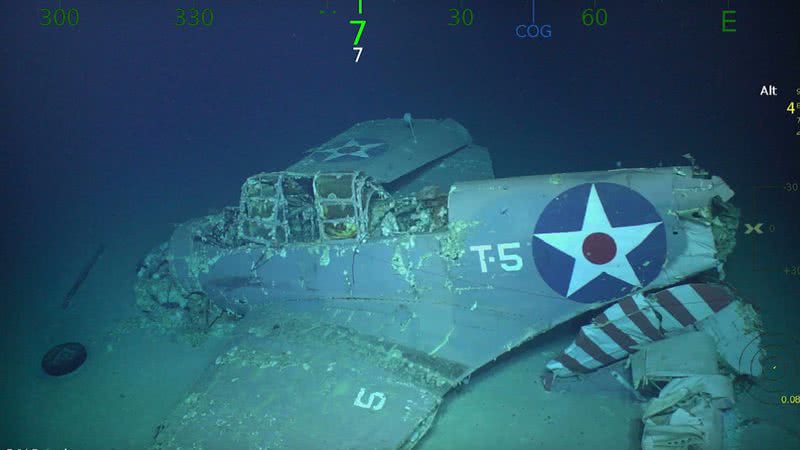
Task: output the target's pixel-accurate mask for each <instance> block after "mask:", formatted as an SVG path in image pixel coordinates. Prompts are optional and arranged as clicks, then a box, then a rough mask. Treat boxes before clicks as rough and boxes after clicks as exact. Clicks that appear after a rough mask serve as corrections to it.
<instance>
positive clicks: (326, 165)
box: [287, 119, 472, 183]
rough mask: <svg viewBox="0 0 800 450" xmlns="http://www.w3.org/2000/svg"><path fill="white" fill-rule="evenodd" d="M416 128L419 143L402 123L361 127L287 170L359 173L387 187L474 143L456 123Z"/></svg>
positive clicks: (420, 123)
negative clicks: (349, 171)
mask: <svg viewBox="0 0 800 450" xmlns="http://www.w3.org/2000/svg"><path fill="white" fill-rule="evenodd" d="M413 126H414V132H415V133H416V142H415V141H414V139H413V136H412V134H411V129H410V128H409V126H408V124H407V123H406V122H404V121H403V120H402V119H383V120H371V121H368V122H361V123H358V124H356V125H354V126H353V127H351V128H349V129H348V130H346V131H344V132H343V133H341V134H339V135H337V136H336V137H334V138H332V139H330V140H329V141H327V142H326V143H324V144H322V145H320V146H319V147H316V148H313V149H311V150H309V154H308V155H307V156H306V157H304V158H303V159H302V160H300V161H298V162H297V163H295V164H293V165H291V166H289V168H288V169H287V170H288V171H291V172H302V173H315V172H318V171H323V172H335V171H346V170H359V171H362V172H366V173H368V174H369V175H370V176H371V177H373V178H375V179H376V180H377V181H379V182H381V183H387V182H390V181H393V180H395V179H397V178H399V177H401V176H402V175H405V174H407V173H409V172H411V171H413V170H414V169H417V168H419V167H421V166H423V165H424V164H426V163H428V162H430V161H433V160H434V159H437V158H439V157H442V156H444V155H447V154H448V153H451V152H453V151H455V150H457V149H459V148H462V147H464V146H466V145H468V144H470V143H471V142H472V137H470V135H469V132H468V131H467V130H466V128H464V127H463V126H461V124H459V123H458V122H456V121H454V120H452V119H443V120H438V119H437V120H435V119H419V120H414V121H413Z"/></svg>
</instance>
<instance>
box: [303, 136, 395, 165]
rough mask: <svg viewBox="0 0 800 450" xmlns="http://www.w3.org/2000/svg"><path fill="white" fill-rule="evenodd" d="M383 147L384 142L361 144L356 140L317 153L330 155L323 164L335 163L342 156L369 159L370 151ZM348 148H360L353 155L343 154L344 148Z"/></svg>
mask: <svg viewBox="0 0 800 450" xmlns="http://www.w3.org/2000/svg"><path fill="white" fill-rule="evenodd" d="M381 145H383V143H382V142H378V143H375V144H359V142H358V141H357V140H355V139H350V140H349V141H347V142H345V143H344V144H342V145H340V146H338V147H332V148H326V149H325V150H317V151H316V153H328V156H326V157H325V159H324V160H323V162H328V161H333V160H334V159H338V158H341V157H342V156H355V157H358V158H369V153H368V152H369V150H371V149H373V148H375V147H380V146H381ZM348 147H358V150H356V151H354V152H352V153H342V152H340V150H341V149H343V148H348Z"/></svg>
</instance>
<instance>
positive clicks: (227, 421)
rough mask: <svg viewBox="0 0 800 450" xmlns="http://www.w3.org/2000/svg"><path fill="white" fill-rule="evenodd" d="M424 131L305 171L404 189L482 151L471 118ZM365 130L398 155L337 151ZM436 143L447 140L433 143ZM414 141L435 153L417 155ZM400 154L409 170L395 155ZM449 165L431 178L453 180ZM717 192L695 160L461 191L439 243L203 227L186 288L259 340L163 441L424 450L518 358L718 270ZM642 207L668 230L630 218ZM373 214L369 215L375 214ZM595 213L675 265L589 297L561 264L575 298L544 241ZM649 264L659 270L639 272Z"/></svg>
mask: <svg viewBox="0 0 800 450" xmlns="http://www.w3.org/2000/svg"><path fill="white" fill-rule="evenodd" d="M415 126H416V135H417V139H418V143H417V144H411V143H410V142H411V136H410V133H409V132H408V130H406V128H405V124H404V123H403V122H402V121H401V120H389V119H387V120H384V121H373V122H367V123H365V124H359V125H357V126H354V127H353V128H351V129H350V130H348V131H346V132H345V133H342V134H341V135H340V136H337V137H336V138H334V139H332V140H331V141H329V142H328V143H326V144H324V145H323V146H321V147H319V148H318V149H317V150H318V151H317V152H316V156H314V153H312V154H311V155H309V157H307V158H306V159H304V160H303V161H301V162H300V163H298V164H297V165H295V166H292V168H291V170H292V171H299V172H302V171H305V172H306V173H308V171H318V170H322V169H323V168H325V167H327V166H330V165H332V164H335V165H336V170H341V169H344V168H349V169H362V170H369V173H370V174H371V175H376V176H377V178H378V179H379V180H384V181H389V180H393V179H397V178H398V177H400V176H402V175H403V174H407V173H409V172H411V171H414V170H416V169H418V168H420V167H422V166H423V165H424V164H426V163H428V162H430V161H433V160H436V159H437V158H441V157H442V156H444V155H447V154H449V153H451V152H453V150H455V149H457V148H460V147H462V146H464V145H467V144H468V143H469V141H470V140H469V136H468V134H466V130H464V129H463V127H461V126H460V125H458V124H457V123H455V122H453V121H449V120H448V121H415ZM407 134H408V135H407ZM361 138H363V139H364V142H366V141H369V140H370V139H372V140H375V142H377V140H382V142H385V143H387V145H389V146H390V147H391V149H392V152H388V153H381V154H369V151H368V150H365V151H366V152H367V153H365V154H366V155H367V156H368V157H362V156H363V155H362V156H355V157H352V158H341V155H342V154H341V153H336V152H337V151H338V150H336V149H335V148H334V147H336V145H339V144H338V143H340V141H341V142H349V140H351V139H356V140H358V139H361ZM434 141H436V142H437V143H438V144H441V145H431V146H426V145H427V143H429V142H434ZM333 144H336V145H333ZM412 145H419V146H420V147H419V148H417V149H416V151H415V152H409V151H408V150H409V149H412ZM423 147H424V150H422V148H423ZM337 148H338V147H337ZM371 148H373V149H376V148H379V146H373V147H371ZM320 149H322V150H325V151H324V152H321V153H320ZM326 149H327V150H326ZM420 150H421V151H420ZM331 152H333V153H331ZM323 155H327V156H324V158H323ZM331 155H333V156H334V158H332V159H331V160H328V161H326V160H325V159H326V158H328V157H329V156H331ZM386 155H391V162H387V161H388V160H383V162H380V163H379V158H384V157H387V156H386ZM454 155H455V154H454ZM373 157H374V158H373ZM353 158H359V160H356V159H353ZM338 159H342V160H341V161H337V160H338ZM468 159H469V158H467V159H465V160H468ZM345 160H346V161H345ZM446 160H447V158H444V159H441V160H440V161H446ZM478 160H480V155H478ZM372 164H378V165H372ZM432 167H433V166H430V167H427V168H424V169H423V170H421V171H419V172H417V173H416V175H417V176H419V175H420V174H423V175H424V174H426V173H427V174H428V175H435V171H434V170H433V169H432ZM482 167H483V168H480V167H479V168H478V169H477V170H479V171H480V170H485V167H486V166H485V165H483V166H482ZM440 175H441V173H440ZM435 178H436V177H435V176H431V177H430V179H435ZM417 180H419V179H417ZM401 184H402V183H401ZM411 184H413V183H411ZM411 184H409V183H406V186H409V185H411ZM423 184H424V183H423ZM615 193H616V194H615ZM612 194H613V195H612ZM615 195H616V197H615ZM348 196H349V194H348ZM717 196H718V197H720V198H721V199H722V200H723V201H725V200H728V199H729V198H730V197H731V196H732V191H730V189H729V188H728V187H727V186H726V185H725V184H724V182H722V180H720V179H718V178H715V177H708V178H703V177H695V176H693V168H691V167H668V168H658V169H623V170H615V171H608V172H585V173H570V174H555V175H547V176H530V177H519V178H510V179H488V180H481V181H468V182H457V183H455V184H454V185H453V186H452V187H451V189H450V191H449V196H448V197H447V214H448V217H447V224H448V225H447V227H446V228H445V229H436V230H435V231H433V232H427V233H411V232H394V231H391V230H390V231H386V230H383V229H382V227H383V226H384V223H383V222H381V224H380V226H379V227H378V228H377V229H376V228H375V227H374V226H375V224H373V223H371V222H370V223H369V227H367V228H366V229H369V230H371V231H369V233H366V234H365V233H364V231H363V230H364V229H365V228H364V227H362V228H360V229H359V230H360V231H359V234H358V235H355V234H354V235H352V238H343V239H324V238H322V239H321V240H318V241H314V242H290V243H288V244H278V245H269V244H267V245H262V244H258V243H253V242H239V243H238V244H236V245H228V244H226V245H222V244H219V243H217V242H215V241H214V240H212V239H206V238H204V236H203V230H205V229H207V227H206V228H203V227H204V226H206V225H203V224H202V222H200V221H193V222H187V223H186V224H183V225H181V226H180V227H178V228H177V229H176V231H175V232H174V234H173V236H172V238H171V240H170V243H169V248H168V250H167V252H168V257H167V260H168V261H169V264H170V271H171V273H172V274H173V276H174V277H175V278H176V280H177V282H178V283H179V285H180V286H181V289H182V290H184V291H186V292H193V291H201V292H203V293H204V295H207V296H208V298H209V300H210V301H211V302H213V303H214V304H216V305H218V306H219V307H221V308H224V309H226V310H229V311H233V312H236V313H238V314H241V315H244V316H245V318H244V320H243V323H241V324H240V325H239V328H242V327H249V330H250V332H249V335H248V336H246V337H244V338H242V339H241V340H240V342H238V343H237V344H236V345H235V346H234V347H233V348H232V349H231V350H230V351H229V352H228V353H226V354H225V355H222V356H221V357H220V358H221V359H219V360H218V362H217V364H214V365H213V366H212V367H210V368H209V370H208V371H207V373H206V374H205V375H203V378H202V379H201V381H200V382H199V383H198V385H197V387H196V390H195V392H194V393H192V394H191V395H190V396H189V398H187V402H185V404H182V405H181V406H180V407H179V408H177V409H176V411H175V413H174V414H173V415H172V416H171V417H170V418H169V420H168V423H169V427H168V428H167V429H165V432H164V433H161V434H160V435H159V445H162V446H165V447H164V448H167V447H168V446H170V445H176V444H180V445H183V446H184V447H187V446H188V445H190V444H192V443H200V444H201V445H204V446H205V448H223V447H225V448H232V447H238V448H323V447H324V448H342V449H345V448H347V449H351V448H352V449H362V448H363V449H374V448H386V449H394V448H409V447H410V446H413V444H414V443H416V442H417V441H418V439H419V438H420V437H421V436H422V434H424V432H425V430H426V429H427V427H428V426H429V425H430V423H431V421H432V420H433V416H434V414H435V411H436V407H437V405H438V404H439V402H440V399H441V396H442V395H443V394H444V393H445V392H447V390H448V389H450V388H451V387H452V386H454V385H455V384H457V383H458V382H459V381H460V380H462V379H463V378H465V377H467V376H469V375H470V374H471V373H472V372H474V371H475V370H476V369H478V368H479V367H481V366H483V365H485V364H487V363H488V362H490V361H492V360H494V359H496V358H497V357H498V356H500V355H501V354H503V353H504V352H506V351H508V350H510V349H512V348H514V347H516V346H518V345H520V344H521V343H523V342H525V341H526V340H529V339H530V338H532V337H533V336H535V335H538V334H541V333H543V332H546V331H547V330H549V329H551V328H552V327H553V326H555V325H557V324H559V323H562V322H564V321H566V320H568V319H570V318H573V317H575V316H576V315H578V314H580V313H583V312H585V311H588V310H592V309H596V308H599V307H601V306H604V305H607V304H609V303H612V302H614V301H616V300H618V299H619V298H621V297H623V296H625V295H629V294H632V293H635V292H640V291H645V290H650V289H656V288H659V287H664V286H666V285H670V284H673V283H675V282H677V281H680V280H683V279H685V278H688V277H690V276H692V275H696V274H698V273H700V272H702V271H706V270H710V269H714V268H716V267H717V266H718V265H719V264H720V261H718V260H717V259H716V253H715V248H714V245H715V237H714V235H713V233H712V224H711V222H705V221H703V220H699V219H697V217H695V216H696V214H695V215H693V212H695V210H697V211H702V210H704V209H707V208H708V206H709V204H710V203H711V202H712V198H714V197H717ZM353 198H358V196H354V197H353ZM337 201H338V200H337ZM387 201H388V200H387ZM421 201H422V200H420V202H421ZM415 202H416V200H414V201H413V202H411V203H409V204H407V205H412V206H413V205H414V204H416V203H415ZM593 202H594V203H593ZM637 202H638V203H639V204H640V205H644V206H645V207H646V209H648V211H649V212H647V211H646V214H645V215H647V214H649V216H647V217H649V219H647V220H645V222H646V221H648V220H649V221H650V222H652V223H644V224H639V223H633V222H630V223H629V222H626V221H630V220H631V219H629V218H626V217H627V216H626V214H627V212H628V210H629V209H631V208H634V206H635V205H634V204H635V203H637ZM392 204H393V203H386V205H390V206H391V205H392ZM575 205H578V206H580V208H579V209H578V210H577V212H576V213H575V214H572V215H573V216H574V217H571V218H570V220H571V225H564V226H563V227H562V228H563V229H559V230H557V232H551V231H547V232H543V231H542V229H543V228H542V227H543V225H542V224H543V223H544V220H545V218H548V217H549V218H552V217H556V218H558V217H568V216H569V214H571V213H570V208H573V209H574V207H575ZM384 206H385V205H384ZM373 207H374V206H373ZM592 208H594V209H592ZM598 208H600V209H598ZM368 209H369V208H364V211H363V213H361V216H360V219H359V220H364V221H370V220H373V216H372V215H371V214H372V212H371V211H369V210H368ZM317 211H318V213H319V214H320V215H322V214H323V213H324V211H323V210H322V209H319V208H318V209H317ZM590 211H593V212H592V214H595V215H598V214H599V213H598V212H597V211H602V214H600V215H602V216H603V219H602V220H607V221H610V220H611V219H608V217H611V218H613V219H614V220H615V221H616V223H614V224H610V222H609V224H606V225H608V227H610V228H609V230H610V229H612V228H614V229H616V228H619V229H625V230H628V229H630V230H634V231H635V230H638V229H640V228H641V227H650V228H649V229H650V230H653V231H652V232H650V231H648V233H650V235H653V236H655V235H658V236H656V237H659V236H663V238H659V239H663V241H659V240H658V239H656V238H653V242H655V243H648V244H647V245H650V246H651V247H652V249H651V250H653V251H655V252H656V253H657V252H658V251H661V252H662V253H663V255H660V256H659V257H651V256H648V255H644V254H643V255H633V250H630V251H631V253H630V254H626V255H623V256H624V257H626V258H627V259H628V262H626V264H628V263H629V265H630V266H631V267H633V266H634V265H636V269H637V270H639V271H640V272H641V273H648V274H649V275H648V276H647V277H642V278H641V279H642V280H644V281H642V282H641V283H639V280H636V282H634V284H633V285H632V286H630V289H628V290H625V291H624V292H623V291H620V292H619V294H618V295H617V294H614V293H613V292H615V291H613V290H612V291H609V290H608V289H606V290H605V291H603V290H602V289H594V290H593V291H592V292H590V293H589V294H587V292H589V291H590V289H589V288H590V287H591V286H590V284H589V283H586V284H585V285H584V286H583V287H581V286H578V287H579V288H580V289H578V290H575V289H573V286H572V284H573V278H576V277H578V276H579V275H580V274H579V273H578V271H579V270H578V269H579V268H575V267H577V266H576V264H577V262H576V263H574V264H567V265H565V266H564V267H565V268H564V270H560V269H559V270H560V272H559V273H560V274H561V275H563V273H566V272H569V271H572V272H573V273H572V275H570V276H567V277H566V278H568V281H569V283H570V285H569V290H567V289H566V287H565V286H561V285H559V283H558V282H554V281H553V275H552V273H551V274H550V275H548V270H551V271H552V267H549V265H550V264H551V262H550V261H549V260H548V261H547V264H545V265H544V266H543V265H542V264H543V262H542V261H541V260H537V256H535V255H537V253H536V252H537V249H536V246H537V245H538V246H539V248H540V249H541V248H542V245H543V244H542V243H543V242H553V244H552V246H553V248H556V247H557V246H562V247H563V245H564V244H563V242H567V240H568V238H569V234H570V233H576V232H577V231H576V230H578V231H579V230H580V229H581V222H583V225H582V227H583V228H586V223H587V221H588V222H591V221H592V220H594V221H595V222H596V221H597V220H600V219H597V218H596V217H595V218H590V215H591V214H590ZM568 213H569V214H568ZM584 213H585V216H584ZM387 217H388V216H387ZM642 217H645V216H642ZM701 218H702V217H701ZM375 220H377V219H375ZM602 220H601V222H602ZM642 220H644V219H642ZM365 223H366V222H365ZM598 223H599V222H598ZM370 227H371V228H370ZM570 227H571V228H570ZM637 227H638V228H637ZM608 232H609V233H611V231H608ZM595 234H598V233H595ZM599 234H602V233H599ZM555 235H558V236H557V238H554V237H552V236H555ZM650 235H644V234H643V235H642V236H644V237H641V239H645V238H647V239H650ZM345 236H349V235H345ZM564 236H566V237H564ZM620 236H622V237H620ZM620 236H617V238H616V239H617V242H616V244H617V245H619V246H623V247H620V248H625V247H624V246H625V245H626V242H625V239H627V238H626V237H625V236H627V235H620ZM545 239H548V240H549V241H546V240H545ZM559 239H561V240H560V241H559ZM602 239H607V236H606V238H603V237H602V236H601V237H600V240H601V241H602ZM586 242H588V238H587V241H585V242H584V249H583V251H584V254H585V255H587V256H586V258H589V257H590V255H591V252H590V251H589V250H592V249H589V250H587V247H586ZM637 245H638V244H637ZM564 248H565V247H564ZM616 248H617V247H614V249H616ZM636 249H637V251H638V247H637V248H636ZM547 251H550V252H551V253H550V254H545V255H546V256H545V257H547V258H551V257H553V258H555V259H553V261H552V264H556V263H558V261H559V258H560V260H561V261H562V262H563V261H564V260H567V262H569V261H568V258H567V257H565V255H564V252H567V250H564V251H563V252H562V253H561V254H557V252H555V251H553V250H552V249H549V250H547ZM592 251H593V250H592ZM626 251H628V250H626ZM540 255H541V253H540ZM552 255H556V256H552ZM632 255H633V256H632ZM634 256H636V257H638V258H639V259H642V261H643V262H637V263H635V264H634V262H633V259H635V258H634ZM540 257H541V256H540ZM659 258H660V259H659ZM537 264H538V265H537ZM598 264H600V263H598ZM609 267H611V266H609ZM573 269H574V270H573ZM590 269H591V267H590ZM612 269H613V267H612V268H611V269H609V270H612ZM576 274H577V275H576ZM602 276H605V273H603V275H602ZM548 277H549V278H548ZM637 277H638V275H637ZM600 278H601V276H600V275H598V278H597V280H600V282H605V281H608V280H602V279H600ZM607 278H608V277H607ZM597 280H594V281H597ZM594 281H592V282H594ZM611 281H614V280H611ZM600 282H598V283H600ZM600 284H602V283H600ZM611 286H613V284H612V285H611ZM609 292H611V293H609ZM590 294H591V295H590ZM592 295H593V296H594V297H592ZM365 405H366V407H365ZM377 405H380V408H377ZM203 414H205V415H203ZM312 423H313V426H312V427H308V426H306V425H307V424H312Z"/></svg>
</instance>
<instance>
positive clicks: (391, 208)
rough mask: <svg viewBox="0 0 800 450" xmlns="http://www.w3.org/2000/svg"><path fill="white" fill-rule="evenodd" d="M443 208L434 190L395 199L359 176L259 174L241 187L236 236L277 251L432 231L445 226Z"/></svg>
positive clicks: (441, 197)
mask: <svg viewBox="0 0 800 450" xmlns="http://www.w3.org/2000/svg"><path fill="white" fill-rule="evenodd" d="M446 204H447V195H446V194H440V193H439V192H438V191H437V190H435V189H429V190H423V191H422V192H421V193H419V194H418V195H416V196H410V197H405V198H400V199H397V200H395V199H394V198H392V196H391V195H390V194H389V193H388V192H386V190H385V189H384V188H383V187H382V186H381V185H380V184H378V183H376V182H375V181H374V180H372V178H370V177H368V176H366V175H364V174H363V173H361V172H335V173H317V174H314V175H307V174H298V173H290V172H273V173H261V174H258V175H254V176H252V177H250V178H248V179H247V181H245V183H244V185H243V186H242V195H241V200H240V204H239V213H238V217H237V222H238V236H239V238H240V239H242V240H243V241H247V242H253V243H256V244H264V245H269V246H273V247H279V246H282V245H285V244H288V243H314V242H318V241H331V240H346V239H357V240H359V241H362V240H365V239H367V238H368V237H370V236H375V235H376V234H377V235H380V236H390V235H393V234H397V233H404V232H433V231H438V230H442V229H444V228H446V226H447V207H446Z"/></svg>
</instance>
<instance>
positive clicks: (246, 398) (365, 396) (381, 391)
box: [152, 308, 464, 450]
mask: <svg viewBox="0 0 800 450" xmlns="http://www.w3.org/2000/svg"><path fill="white" fill-rule="evenodd" d="M250 317H252V318H253V319H256V320H249V319H247V321H248V323H249V324H250V325H253V326H250V327H249V332H248V334H246V335H245V336H243V337H242V338H240V339H239V340H238V342H236V343H235V345H233V346H232V347H231V348H230V349H229V350H228V351H227V352H225V353H223V354H221V355H220V356H219V357H218V358H217V359H216V361H215V362H214V363H213V364H212V365H211V367H209V368H208V370H207V371H206V372H205V373H204V374H203V375H202V376H201V377H200V379H199V381H198V382H197V383H196V384H195V386H194V387H193V389H192V390H191V392H189V393H188V395H187V396H186V398H185V400H184V401H183V402H182V403H180V404H179V405H178V407H177V408H175V410H173V412H172V413H171V414H170V416H169V417H167V418H166V419H165V420H164V421H163V422H162V424H163V425H164V426H163V427H162V429H161V431H160V432H159V434H158V435H157V436H156V439H155V443H154V445H153V447H152V448H153V449H173V448H179V447H182V448H209V449H213V448H220V449H221V448H241V449H259V448H263V449H315V448H325V449H330V450H336V449H341V450H345V449H410V448H411V447H413V446H414V444H416V442H417V441H418V440H419V439H421V438H422V436H423V435H424V434H425V432H426V431H427V429H428V427H429V426H430V425H431V423H432V421H433V418H434V417H435V413H436V410H437V408H438V406H439V404H440V402H441V399H442V396H443V395H444V393H445V392H446V391H447V390H448V389H449V388H450V386H451V385H452V383H453V382H454V380H455V379H456V378H458V377H459V376H461V375H462V373H461V372H462V371H463V370H464V369H462V368H459V367H457V366H455V365H449V366H448V365H443V364H436V362H435V361H434V359H433V358H430V357H426V356H425V355H420V354H419V353H417V352H414V351H410V350H409V349H405V348H402V347H399V346H397V345H393V344H390V343H389V342H387V341H383V340H380V339H374V338H368V337H365V336H363V335H358V334H356V333H354V332H352V331H350V330H348V329H346V328H343V327H337V326H331V325H325V324H322V323H320V322H318V321H315V320H313V319H311V318H309V317H305V318H304V317H298V316H297V315H292V316H291V317H289V316H285V315H281V314H280V313H275V312H272V311H268V308H265V309H263V310H261V311H259V312H256V311H253V312H252V314H251V315H250ZM278 324H280V325H278ZM242 325H243V326H244V327H245V328H248V325H247V324H245V323H242Z"/></svg>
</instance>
